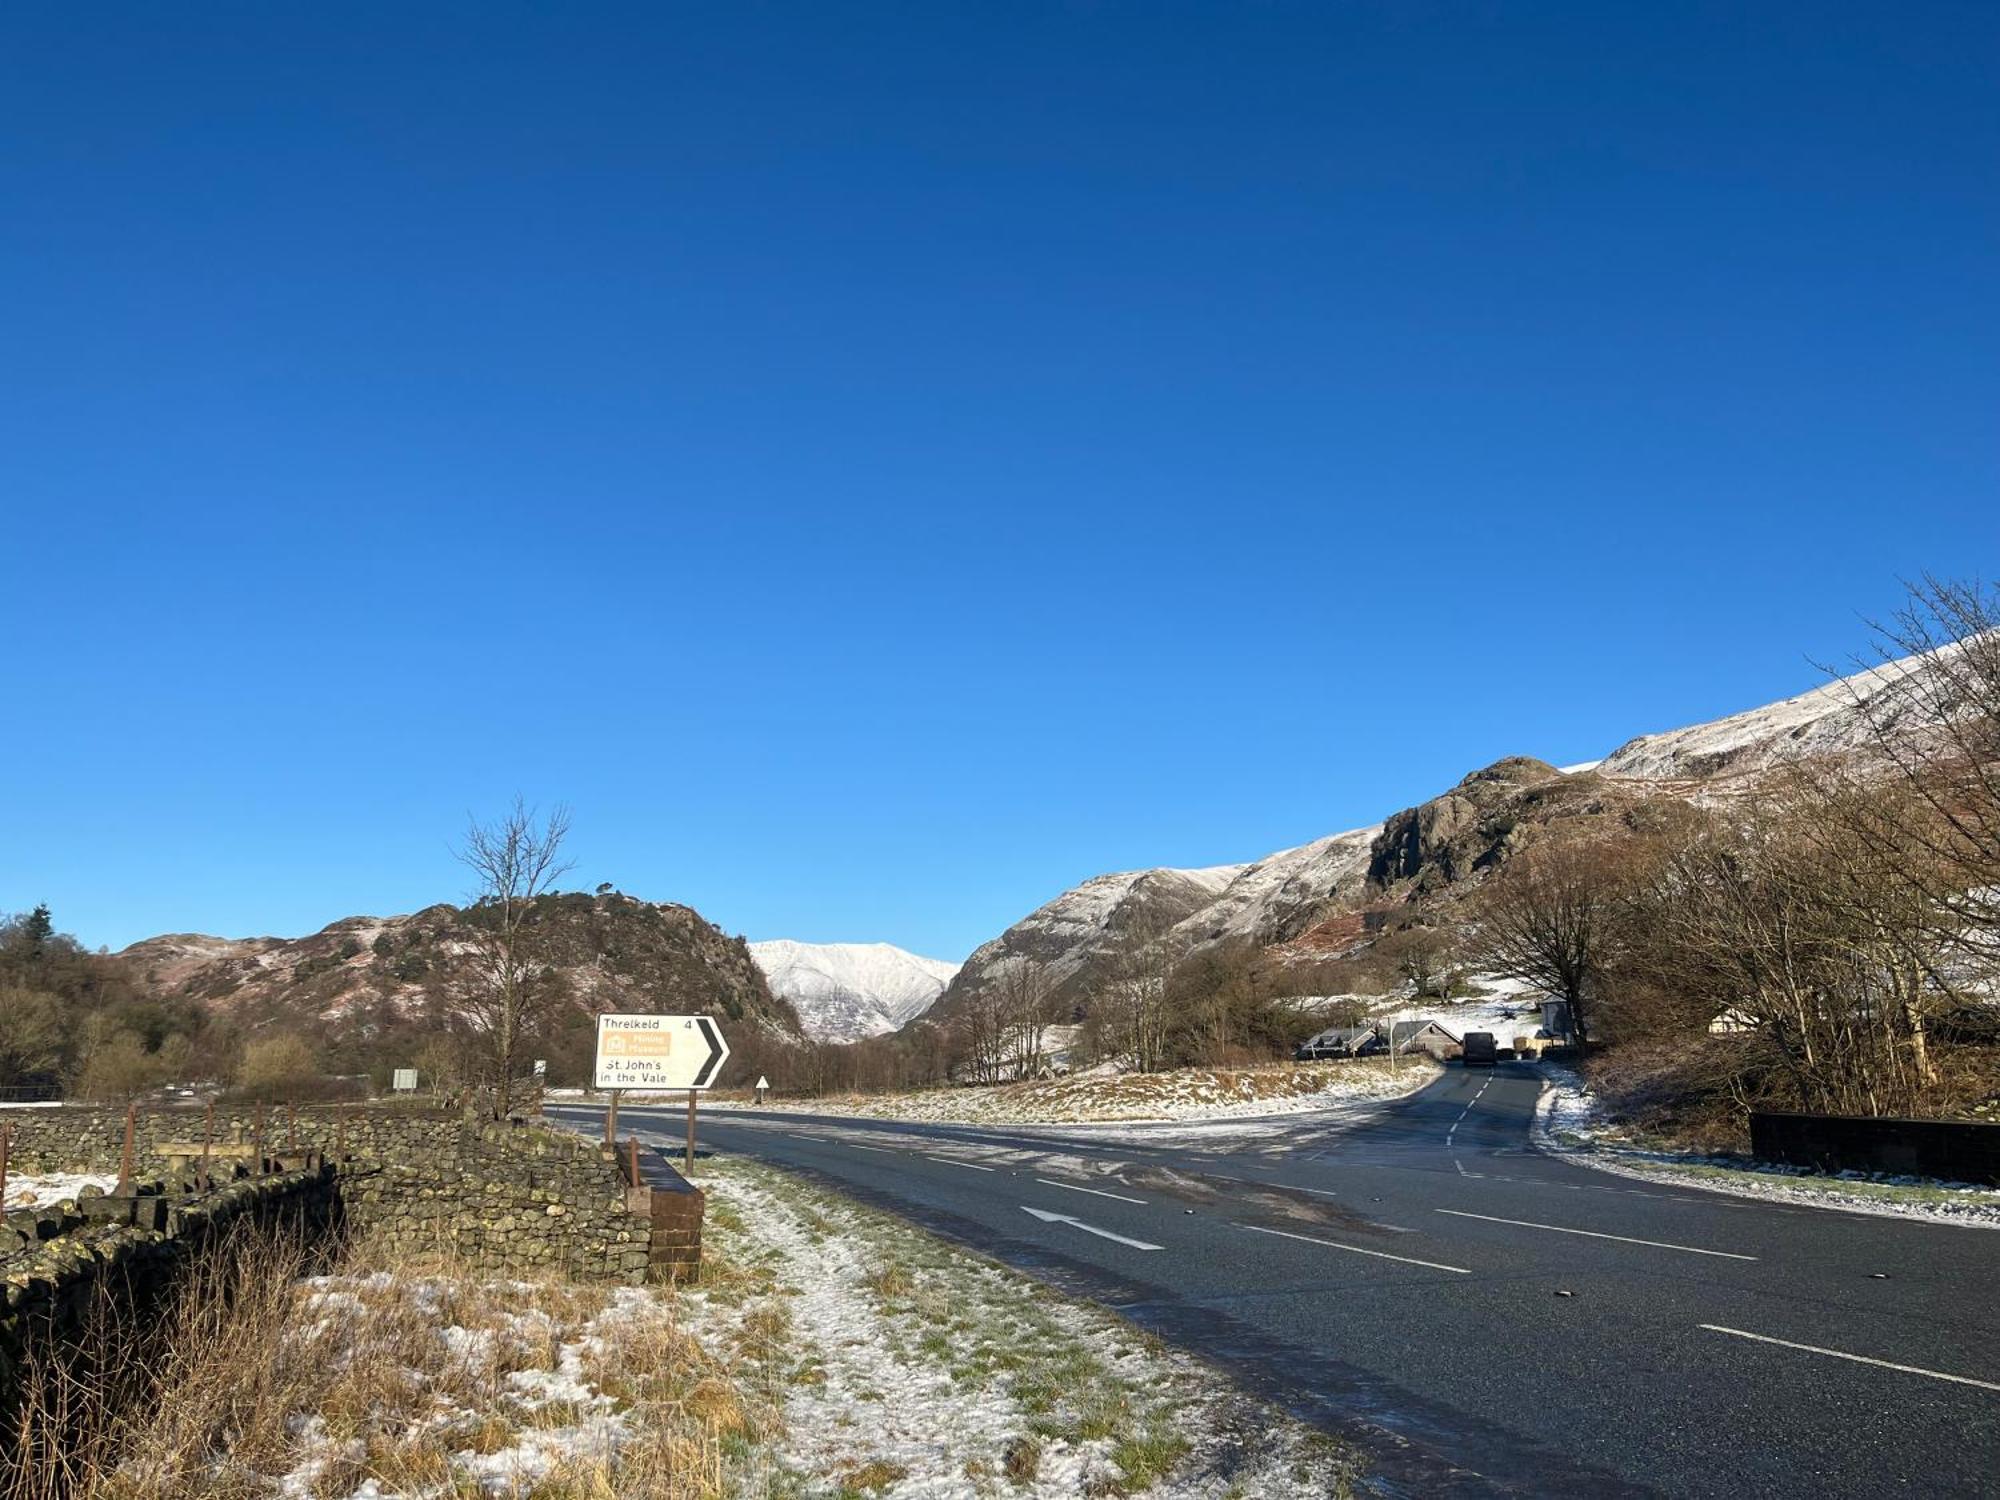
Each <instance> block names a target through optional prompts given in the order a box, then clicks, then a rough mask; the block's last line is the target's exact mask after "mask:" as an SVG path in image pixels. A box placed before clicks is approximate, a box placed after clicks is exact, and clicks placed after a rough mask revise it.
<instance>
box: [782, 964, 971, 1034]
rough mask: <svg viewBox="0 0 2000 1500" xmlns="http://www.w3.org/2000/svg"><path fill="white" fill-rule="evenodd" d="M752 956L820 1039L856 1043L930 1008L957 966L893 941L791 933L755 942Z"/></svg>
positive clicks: (805, 1024)
mask: <svg viewBox="0 0 2000 1500" xmlns="http://www.w3.org/2000/svg"><path fill="white" fill-rule="evenodd" d="M750 957H751V958H752V959H753V960H755V962H756V964H757V967H758V968H759V969H761V970H763V972H764V980H765V982H766V983H767V984H769V985H770V987H771V992H772V993H773V994H774V995H780V996H783V997H784V998H785V999H787V1000H789V1001H791V1003H792V1008H793V1009H794V1010H796V1011H797V1012H798V1014H799V1022H800V1024H801V1025H802V1026H803V1027H804V1028H805V1033H806V1035H807V1036H809V1037H811V1038H812V1039H813V1040H814V1041H816V1042H856V1041H860V1040H861V1039H862V1038H864V1037H871V1036H881V1035H882V1034H883V1033H885V1032H890V1031H894V1030H895V1029H896V1028H897V1027H899V1026H902V1025H904V1024H905V1023H906V1022H908V1021H911V1020H914V1019H915V1018H916V1017H918V1016H920V1015H922V1014H923V1013H924V1012H925V1011H926V1010H928V1009H930V1007H931V1005H932V1004H933V1003H934V1002H935V1001H936V1000H937V997H938V996H939V995H941V994H943V993H944V988H945V986H946V985H947V984H949V983H951V979H952V976H953V975H954V974H956V973H957V972H958V967H959V966H958V965H957V964H953V963H946V962H944V961H943V960H942V959H936V958H923V957H921V956H919V955H918V954H915V953H908V952H905V951H904V950H903V949H901V948H897V947H894V946H893V945H891V944H889V943H796V942H793V941H791V940H790V939H788V938H774V939H771V940H770V941H768V942H762V943H752V944H750Z"/></svg>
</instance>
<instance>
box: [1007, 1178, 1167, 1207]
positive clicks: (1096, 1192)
mask: <svg viewBox="0 0 2000 1500" xmlns="http://www.w3.org/2000/svg"><path fill="white" fill-rule="evenodd" d="M1035 1181H1037V1182H1039V1183H1040V1184H1041V1185H1042V1186H1043V1187H1059V1188H1068V1189H1069V1190H1070V1191H1071V1192H1072V1193H1089V1194H1091V1195H1092V1196H1093V1197H1097V1198H1116V1199H1117V1200H1118V1201H1119V1202H1120V1203H1144V1202H1145V1201H1146V1200H1145V1199H1144V1198H1128V1197H1126V1196H1125V1195H1124V1194H1123V1193H1107V1192H1105V1191H1103V1189H1101V1188H1087V1187H1079V1186H1077V1184H1075V1183H1073V1182H1051V1181H1050V1180H1049V1179H1048V1178H1046V1177H1037V1178H1036V1179H1035Z"/></svg>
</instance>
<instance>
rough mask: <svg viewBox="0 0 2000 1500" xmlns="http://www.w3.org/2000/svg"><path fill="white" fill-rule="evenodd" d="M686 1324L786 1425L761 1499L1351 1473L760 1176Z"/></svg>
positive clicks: (1198, 1386)
mask: <svg viewBox="0 0 2000 1500" xmlns="http://www.w3.org/2000/svg"><path fill="white" fill-rule="evenodd" d="M703 1186H704V1187H706V1188H707V1189H708V1191H709V1195H710V1198H709V1201H710V1217H709V1229H708V1233H707V1243H706V1246H705V1254H706V1255H708V1256H709V1257H710V1260H711V1265H710V1268H709V1270H708V1271H707V1272H706V1273H705V1275H704V1285H703V1286H702V1287H700V1288H697V1289H695V1290H693V1291H691V1292H689V1293H686V1294H684V1295H683V1301H682V1319H683V1326H684V1327H686V1328H687V1329H688V1330H689V1331H690V1332H691V1333H692V1334H694V1336H695V1337H697V1338H699V1339H700V1340H702V1342H703V1343H704V1344H705V1345H706V1346H708V1347H710V1348H711V1349H729V1350H731V1351H733V1353H734V1354H735V1355H736V1356H737V1358H738V1359H739V1360H740V1364H739V1365H738V1369H737V1376H738V1380H739V1382H740V1384H741V1385H742V1386H743V1388H744V1389H745V1391H746V1392H748V1393H749V1394H750V1395H751V1397H752V1398H753V1401H754V1402H755V1403H756V1404H759V1405H762V1406H765V1407H767V1408H768V1409H770V1410H771V1411H772V1412H773V1413H774V1414H775V1415H776V1417H777V1421H776V1422H775V1423H774V1424H773V1435H772V1436H771V1438H770V1441H769V1442H768V1443H766V1444H764V1445H762V1446H756V1447H750V1446H745V1447H741V1448H739V1449H737V1450H736V1452H735V1454H734V1460H733V1461H734V1464H735V1472H734V1478H735V1480H736V1482H737V1484H738V1486H739V1493H743V1494H746V1495H759V1496H763V1495H770V1496H784V1495H818V1494H834V1495H854V1494H881V1495H885V1496H891V1497H898V1496H907V1497H916V1496H923V1497H946V1496H965V1497H975V1496H983V1495H1018V1496H1023V1497H1029V1496H1034V1497H1056V1496H1081V1495H1130V1494H1142V1493H1145V1494H1155V1495H1160V1496H1167V1497H1190V1500H1192V1497H1218V1500H1219V1497H1224V1496H1272V1497H1285V1496H1301V1497H1303V1496H1326V1495H1335V1494H1341V1493H1345V1492H1346V1490H1347V1487H1348V1485H1349V1482H1350V1477H1351V1468H1350V1461H1349V1458H1348V1456H1347V1455H1346V1453H1345V1452H1344V1451H1343V1450H1342V1449H1340V1448H1339V1447H1337V1446H1336V1445H1334V1444H1332V1443H1331V1442H1329V1441H1328V1440H1327V1439H1325V1438H1323V1437H1321V1436H1319V1435H1317V1434H1315V1433H1312V1432H1311V1431H1310V1430H1308V1429H1306V1428H1304V1427H1302V1426H1300V1425H1299V1424H1296V1423H1294V1422H1291V1421H1290V1420H1289V1419H1287V1418H1284V1417H1283V1416H1281V1415H1279V1414H1277V1413H1275V1412H1273V1411H1271V1410H1270V1409H1269V1408H1266V1407H1264V1406H1262V1405H1260V1404H1258V1403H1256V1402H1253V1401H1251V1400H1250V1399H1249V1398H1247V1397H1245V1396H1243V1395H1242V1394H1241V1393H1240V1392H1237V1391H1235V1390H1234V1389H1233V1388H1232V1387H1230V1386H1229V1385H1228V1384H1227V1383H1226V1382H1225V1381H1223V1380H1222V1379H1221V1378H1220V1377H1218V1376H1217V1375H1215V1374H1214V1373H1213V1372H1212V1371H1210V1370H1208V1369H1207V1368H1206V1367H1204V1366H1202V1365H1200V1364H1198V1363H1197V1362H1195V1361H1193V1360H1191V1359H1188V1358H1185V1357H1183V1356H1180V1355H1177V1354H1174V1353H1171V1352H1169V1351H1167V1350H1165V1349H1164V1348H1162V1347H1161V1346H1159V1345H1158V1344H1157V1343H1156V1342H1155V1341H1153V1340H1152V1339H1150V1338H1149V1337H1147V1336H1146V1335H1144V1334H1142V1333H1140V1332H1139V1331H1138V1330H1136V1329H1134V1328H1132V1327H1131V1326H1130V1325H1129V1324H1126V1323H1124V1322H1122V1321H1120V1320H1118V1319H1116V1318H1114V1317H1112V1316H1111V1315H1109V1314H1107V1313H1103V1312H1100V1311H1098V1310H1095V1309H1091V1308H1088V1307H1085V1306H1082V1305H1080V1304H1076V1303H1072V1302H1070V1301H1068V1300H1067V1299H1064V1298H1062V1297H1059V1296H1057V1295H1056V1294H1054V1293H1052V1292H1050V1291H1049V1290H1048V1289H1046V1288H1044V1287H1041V1286H1040V1285H1038V1284H1036V1283H1033V1282H1030V1281H1028V1280H1026V1279H1025V1278H1023V1277H1020V1276H1018V1275H1016V1274H1015V1273H1013V1272H1011V1271H1007V1270H1005V1269H1003V1268H1001V1267H998V1266H995V1265H992V1264H990V1263H988V1262H986V1261H983V1260H981V1259H978V1258H977V1257H974V1256H972V1255H970V1254H967V1253H965V1252H962V1251H959V1250H956V1249H954V1248H952V1247H950V1246H948V1245H946V1244H945V1243H944V1242H942V1241H940V1240H938V1239H936V1238H934V1237H932V1236H930V1235H927V1234H925V1233H924V1232H922V1231H920V1230H917V1229H914V1228H912V1227H910V1226H908V1225H905V1224H903V1223H902V1222H900V1221H898V1220H895V1219H892V1218H888V1217H886V1216H882V1215H878V1214H875V1213H872V1212H870V1211H868V1210H865V1209H862V1208H859V1207H857V1206H855V1205H854V1204H852V1203H850V1202H848V1201H847V1200H845V1199H842V1198H838V1197H835V1196H833V1195H830V1194H825V1193H821V1192H819V1191H818V1190H816V1189H812V1188H809V1187H805V1186H803V1185H801V1184H799V1183H797V1182H795V1181H793V1180H791V1179H789V1178H786V1177H784V1176H783V1175H781V1174H778V1173H775V1172H772V1171H770V1170H768V1169H765V1168H762V1167H757V1166H753V1165H751V1164H749V1163H744V1162H730V1163H727V1164H726V1165H725V1166H724V1167H722V1168H721V1169H720V1171H719V1172H718V1173H717V1174H716V1175H715V1176H713V1177H712V1178H707V1179H704V1182H703Z"/></svg>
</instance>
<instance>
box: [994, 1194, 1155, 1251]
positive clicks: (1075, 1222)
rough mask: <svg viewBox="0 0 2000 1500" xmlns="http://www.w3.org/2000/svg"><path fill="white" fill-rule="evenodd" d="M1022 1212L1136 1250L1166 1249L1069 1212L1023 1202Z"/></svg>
mask: <svg viewBox="0 0 2000 1500" xmlns="http://www.w3.org/2000/svg"><path fill="white" fill-rule="evenodd" d="M1021 1212H1022V1213H1024V1214H1033V1215H1034V1216H1035V1217H1036V1218H1038V1219H1040V1220H1041V1221H1042V1222H1043V1223H1044V1224H1067V1225H1069V1226H1070V1228H1072V1229H1081V1230H1082V1231H1083V1232H1084V1233H1085V1234H1094V1235H1096V1236H1097V1237H1098V1238H1099V1239H1101V1240H1116V1241H1117V1242H1118V1243H1119V1244H1121V1245H1130V1246H1131V1247H1132V1248H1133V1249H1134V1250H1164V1249H1165V1248H1166V1247H1165V1246H1164V1245H1149V1244H1147V1243H1146V1242H1145V1241H1144V1240H1133V1239H1127V1238H1126V1237H1125V1236H1124V1235H1122V1234H1113V1233H1112V1232H1111V1231H1110V1230H1108V1229H1099V1228H1098V1227H1097V1226H1096V1225H1095V1224H1086V1223H1084V1222H1083V1220H1081V1219H1076V1218H1071V1217H1070V1216H1069V1215H1068V1214H1052V1213H1050V1212H1049V1211H1048V1210H1047V1209H1046V1208H1030V1207H1028V1205H1027V1204H1025V1203H1023V1204H1022V1205H1021Z"/></svg>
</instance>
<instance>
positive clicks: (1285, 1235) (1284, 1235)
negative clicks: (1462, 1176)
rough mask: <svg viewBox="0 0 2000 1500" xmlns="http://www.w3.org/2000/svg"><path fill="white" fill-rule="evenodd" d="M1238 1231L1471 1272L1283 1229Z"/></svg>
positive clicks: (1257, 1226) (1257, 1227) (1259, 1227)
mask: <svg viewBox="0 0 2000 1500" xmlns="http://www.w3.org/2000/svg"><path fill="white" fill-rule="evenodd" d="M1236 1227H1237V1228H1238V1229H1248V1230H1250V1231H1251V1232H1252V1233H1254V1234H1275V1235H1276V1236H1277V1237H1278V1238H1279V1239H1281V1240H1303V1241H1304V1242H1305V1243H1306V1244H1308V1245H1324V1246H1326V1248H1327V1249H1329V1250H1345V1251H1347V1253H1348V1254H1350V1255H1372V1256H1374V1257H1375V1258H1376V1259H1377V1260H1396V1261H1401V1262H1402V1263H1403V1264H1404V1265H1406V1266H1424V1267H1427V1268H1428V1269H1430V1270H1433V1271H1455V1272H1457V1273H1458V1274H1459V1275H1460V1276H1470V1275H1471V1274H1472V1272H1471V1271H1470V1270H1469V1269H1467V1268H1466V1267H1464V1266H1446V1265H1440V1264H1439V1263H1438V1262H1437V1261H1434V1260H1417V1259H1415V1258H1413V1257H1411V1256H1408V1255H1391V1254H1390V1253H1389V1252H1388V1251H1386V1250H1364V1249H1362V1248H1361V1246H1359V1245H1343V1244H1341V1242H1340V1241H1339V1240H1323V1239H1320V1238H1318V1237H1317V1236H1315V1235H1310V1234H1292V1233H1291V1232H1290V1231H1288V1230H1284V1229H1266V1228H1265V1227H1264V1226H1263V1225H1261V1224H1239V1225H1237V1226H1236Z"/></svg>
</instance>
